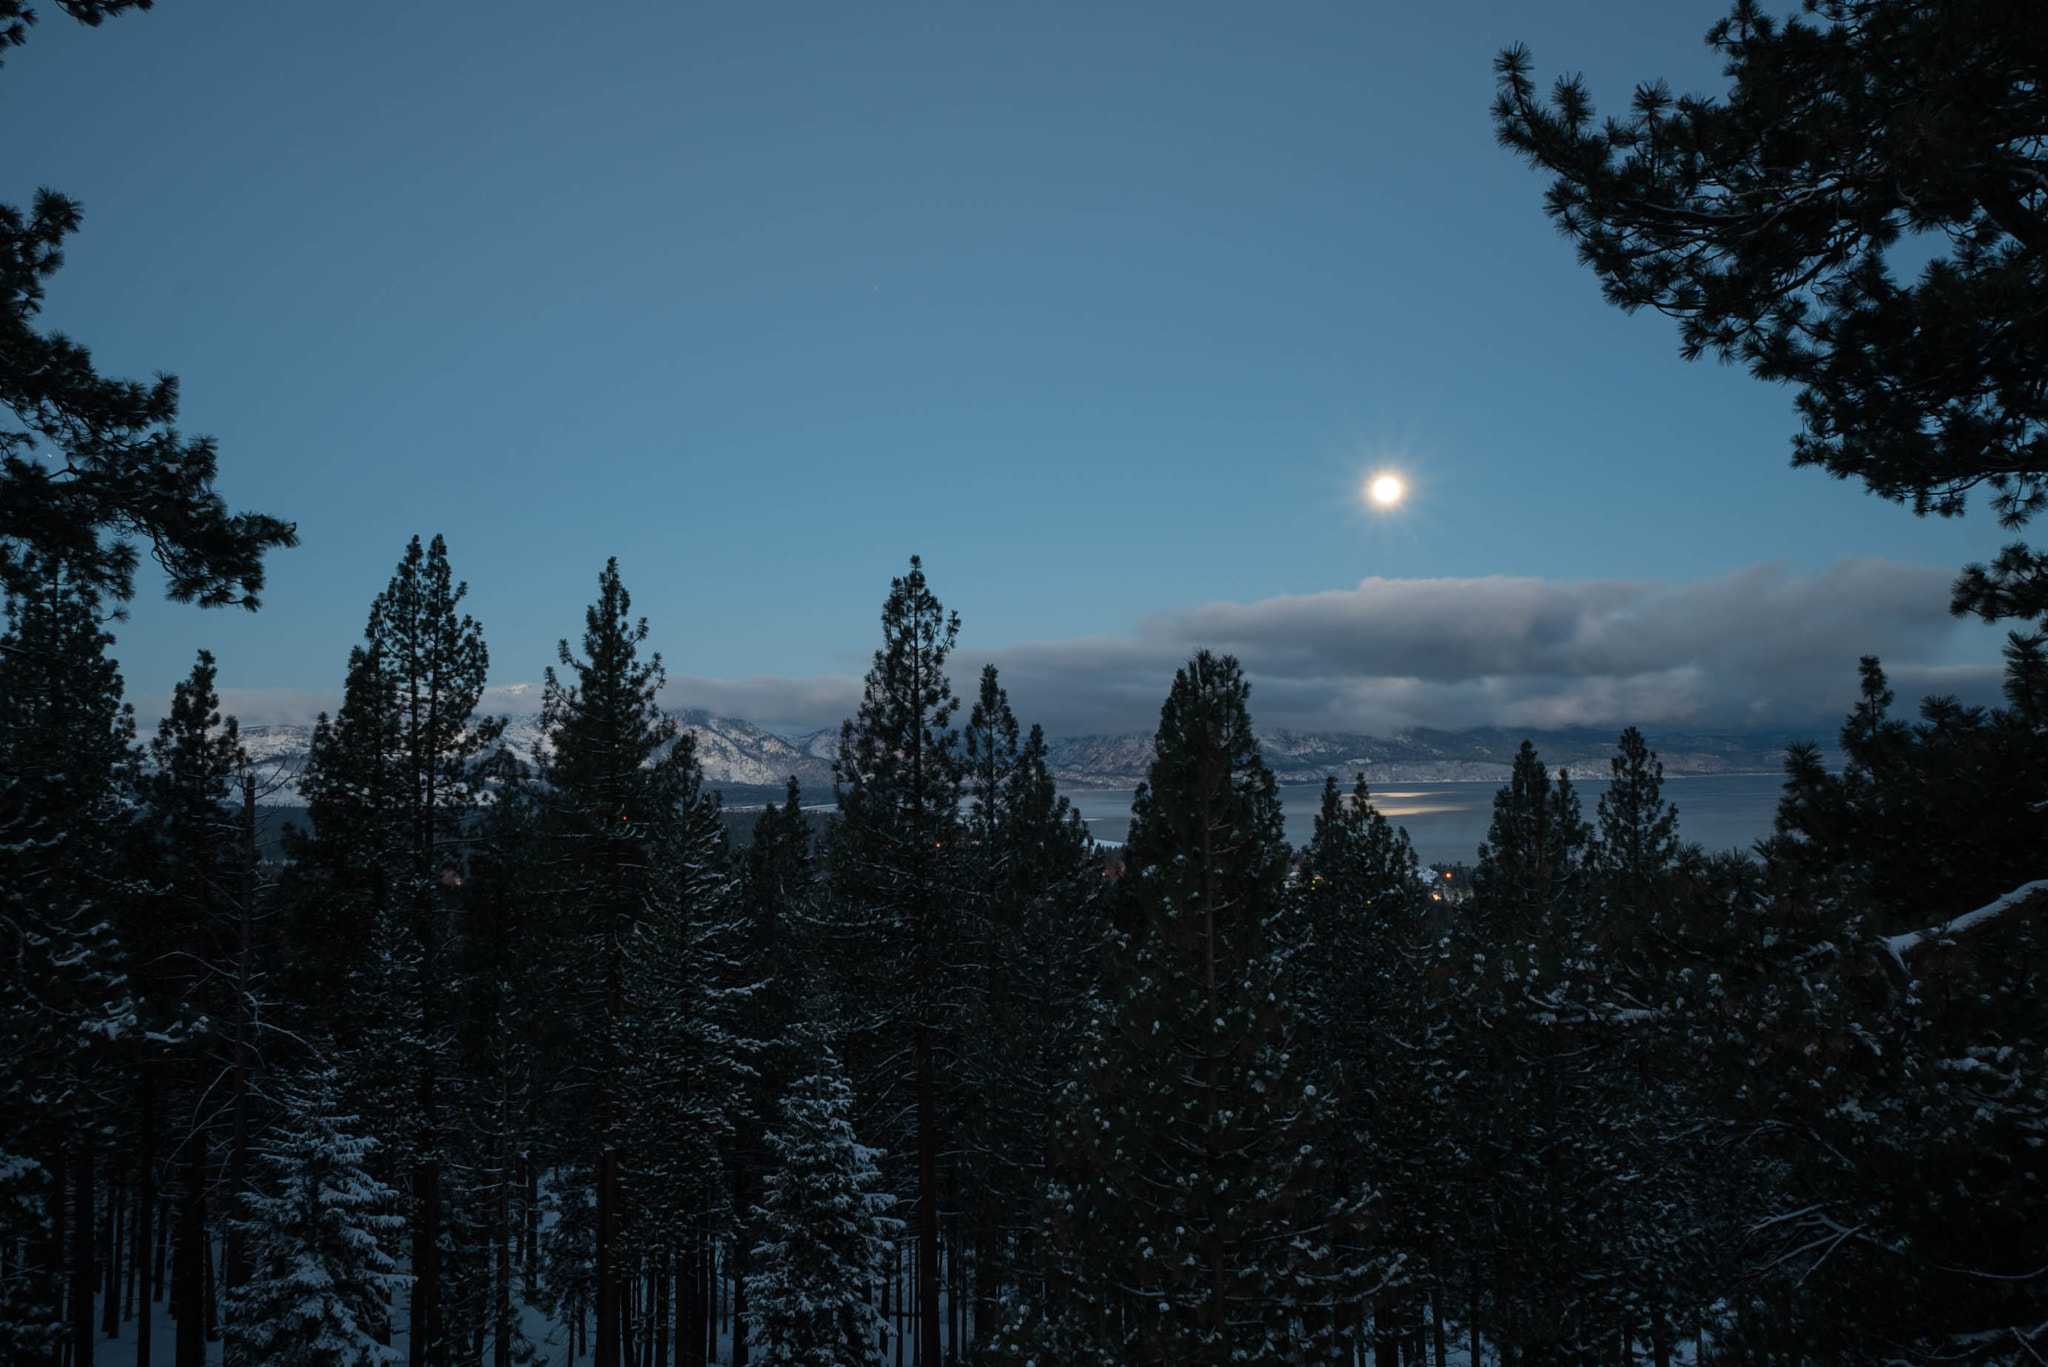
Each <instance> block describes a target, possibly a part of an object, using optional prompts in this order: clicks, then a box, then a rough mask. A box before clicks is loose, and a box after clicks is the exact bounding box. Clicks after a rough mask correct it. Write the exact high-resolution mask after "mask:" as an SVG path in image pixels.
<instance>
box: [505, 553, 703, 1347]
mask: <svg viewBox="0 0 2048 1367" xmlns="http://www.w3.org/2000/svg"><path fill="white" fill-rule="evenodd" d="M584 624H585V625H584V633H583V653H584V657H583V658H580V659H579V658H578V657H577V656H576V655H575V654H574V653H573V652H572V651H571V650H570V649H569V643H568V641H566V640H564V641H563V642H562V643H561V645H560V648H559V655H560V658H561V663H562V665H563V667H564V668H565V669H566V670H568V671H569V672H570V675H571V677H572V678H573V680H574V681H573V682H564V681H563V679H562V678H561V677H560V676H558V675H557V674H556V672H555V671H554V670H553V669H550V670H548V672H547V691H546V695H545V702H544V705H543V710H542V713H541V724H542V727H543V729H544V730H545V732H546V734H547V739H548V748H547V751H546V753H545V754H544V755H543V756H542V758H541V781H542V784H543V790H542V791H543V797H542V802H543V805H544V809H545V814H544V818H543V819H544V821H545V822H546V829H547V833H548V842H549V845H550V847H551V853H552V863H553V868H552V869H551V870H550V876H549V882H550V885H551V886H552V888H553V890H554V893H555V896H556V897H557V898H558V899H559V904H560V905H561V907H562V909H563V913H564V915H565V918H566V920H567V922H568V924H567V926H566V928H565V940H564V943H563V953H562V955H561V960H560V962H559V963H558V965H557V974H556V983H557V986H556V988H555V990H556V991H557V992H558V993H559V994H560V995H561V996H562V997H563V998H564V999H565V1002H566V1004H567V1009H568V1017H569V1023H570V1027H571V1029H573V1030H574V1031H575V1033H576V1035H577V1036H578V1038H579V1039H580V1040H581V1041H582V1044H581V1046H580V1047H579V1048H578V1049H577V1050H576V1051H575V1053H574V1056H573V1057H569V1056H564V1057H563V1058H562V1059H561V1062H562V1064H563V1071H562V1073H561V1074H560V1075H559V1076H556V1077H554V1078H552V1079H551V1080H550V1082H551V1086H552V1087H553V1088H554V1090H555V1093H556V1096H557V1098H558V1102H557V1104H558V1105H559V1106H562V1107H565V1108H566V1109H565V1110H564V1111H563V1112H562V1113H561V1114H559V1115H558V1117H557V1119H558V1121H559V1123H560V1124H561V1126H562V1129H561V1133H562V1137H563V1140H564V1143H563V1146H562V1152H561V1155H560V1156H561V1158H562V1160H563V1161H564V1163H565V1165H567V1166H570V1167H573V1168H575V1169H578V1170H581V1171H583V1172H586V1173H588V1174H589V1175H590V1178H591V1181H592V1182H593V1183H594V1196H595V1203H594V1208H593V1210H592V1211H591V1216H592V1223H591V1225H590V1239H591V1244H590V1259H591V1267H592V1277H591V1285H592V1295H593V1298H594V1301H595V1309H596V1312H597V1313H596V1318H597V1343H596V1349H597V1357H596V1361H597V1367H618V1364H619V1361H620V1336H619V1331H620V1313H621V1305H620V1298H621V1291H622V1286H623V1281H624V1276H625V1273H624V1263H623V1254H624V1246H623V1228H622V1215H623V1210H622V1189H621V1171H620V1167H621V1158H622V1155H623V1153H624V1151H625V1149H626V1147H627V1145H628V1143H629V1141H630V1138H631V1135H630V1132H629V1129H628V1112H627V1109H626V1107H627V1104H628V1102H629V1101H630V1088H629V1076H630V1072H631V1069H632V1067H633V1057H634V1056H633V1052H632V1048H631V1041H630V1040H629V1038H628V1030H629V1024H630V1022H631V1020H632V1019H633V1018H632V1015H631V1008H632V1000H631V998H630V997H629V992H630V991H631V990H632V989H633V987H634V985H635V984H634V979H633V966H632V960H631V955H632V954H633V952H634V950H635V941H636V939H637V936H638V932H639V928H640V927H641V925H642V924H643V922H644V920H645V919H646V917H647V916H648V913H649V911H650V909H653V908H673V909H675V910H676V911H677V912H678V913H679V914H680V913H683V912H686V911H688V910H690V909H689V908H686V907H683V906H681V905H680V904H679V903H678V900H677V899H678V898H679V897H680V896H681V895H682V893H681V890H680V889H679V888H678V887H677V886H676V884H675V881H674V880H675V875H676V874H677V872H678V869H677V867H676V865H675V863H674V860H675V858H676V857H677V855H678V853H679V851H684V852H687V851H688V850H690V849H692V848H694V847H693V846H691V845H690V844H688V842H687V841H682V837H681V833H680V832H679V830H678V823H679V822H683V821H685V820H688V819H690V818H693V817H698V816H700V815H701V799H700V798H699V795H698V777H697V769H696V758H695V754H694V751H693V749H692V748H691V747H690V746H689V745H687V744H677V743H676V740H677V733H676V725H675V722H674V720H673V719H671V718H670V717H669V716H668V715H667V714H665V713H664V712H663V711H662V710H661V708H660V707H659V706H658V705H657V703H656V701H655V696H656V694H657V693H658V692H659V690H660V688H661V684H662V680H663V677H664V676H663V671H662V665H661V656H660V655H658V654H655V655H651V656H649V657H648V658H647V659H645V660H642V659H641V658H640V647H641V645H642V644H643V643H644V642H645V641H646V639H647V621H646V619H645V618H639V619H635V618H634V617H633V616H632V598H631V596H630V595H629V594H628V593H627V592H626V588H625V585H624V583H623V582H622V581H621V579H620V577H619V566H618V561H617V560H615V559H614V560H610V561H607V562H606V564H605V568H604V572H603V573H602V574H601V575H599V576H598V600H597V602H596V603H594V604H592V605H591V606H590V608H589V609H588V610H587V611H586V612H585V614H584ZM679 841H681V843H680V844H679ZM670 925H671V928H672V929H675V930H676V931H677V932H678V933H680V932H681V930H682V927H681V926H680V925H677V924H675V923H673V922H671V923H670ZM658 967H660V968H661V969H662V970H663V971H675V970H677V969H685V970H686V968H687V966H686V965H678V964H673V963H669V964H662V965H659V966H658Z"/></svg>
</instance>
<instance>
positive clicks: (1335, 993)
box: [1290, 775, 1454, 1361]
mask: <svg viewBox="0 0 2048 1367" xmlns="http://www.w3.org/2000/svg"><path fill="white" fill-rule="evenodd" d="M1441 906H1442V903H1441V902H1433V901H1431V899H1430V893H1429V891H1428V889H1427V886H1426V885H1425V882H1424V879H1423V876H1422V871H1421V868H1420V865H1419V861H1418V860H1417V859H1416V856H1415V850H1414V847H1413V846H1411V845H1410V844H1409V842H1408V833H1407V832H1406V831H1405V830H1402V829H1400V828H1398V827H1395V826H1394V825H1392V823H1390V822H1389V821H1388V820H1387V819H1386V817H1385V816H1383V815H1381V814H1380V812H1379V811H1378V810H1377V809H1375V808H1374V807H1373V805H1372V802H1371V796H1370V793H1369V790H1368V789H1367V787H1366V782H1365V778H1364V776H1363V775H1360V776H1358V778H1357V779H1356V782H1355V784H1354V786H1353V788H1352V790H1351V792H1350V794H1348V795H1346V794H1345V793H1343V792H1342V791H1341V790H1340V789H1339V788H1338V786H1337V780H1336V779H1335V777H1330V778H1328V779H1326V780H1325V781H1324V785H1323V797H1322V804H1321V807H1320V808H1319V810H1318V811H1317V814H1316V821H1315V827H1314V831H1313V833H1312V835H1311V837H1310V839H1309V843H1308V845H1307V846H1306V847H1305V848H1304V849H1303V850H1302V852H1301V859H1300V864H1299V868H1298V870H1297V878H1296V882H1295V911H1294V918H1293V919H1294V921H1295V924H1294V926H1293V927H1292V929H1291V931H1290V939H1291V940H1292V942H1293V957H1294V963H1295V972H1296V975H1297V990H1298V992H1299V994H1300V1001H1301V1009H1302V1015H1303V1018H1304V1021H1305V1023H1306V1025H1307V1027H1308V1028H1307V1030H1306V1032H1305V1033H1306V1040H1305V1042H1306V1045H1307V1049H1308V1053H1309V1056H1310V1058H1311V1059H1312V1060H1313V1063H1314V1066H1315V1067H1316V1068H1317V1070H1318V1071H1319V1072H1321V1073H1323V1074H1324V1075H1325V1076H1327V1077H1328V1078H1329V1079H1330V1080H1331V1083H1332V1087H1333V1092H1334V1097H1333V1107H1334V1108H1335V1110H1336V1112H1337V1114H1338V1116H1339V1117H1340V1120H1339V1128H1338V1133H1339V1135H1340V1137H1341V1142H1339V1143H1337V1144H1336V1145H1335V1146H1334V1149H1335V1152H1334V1154H1333V1167H1334V1169H1335V1171H1336V1173H1337V1177H1338V1180H1337V1189H1339V1190H1342V1189H1343V1187H1344V1186H1345V1185H1347V1184H1350V1185H1356V1184H1359V1183H1362V1182H1364V1181H1366V1180H1367V1178H1368V1176H1369V1177H1370V1180H1371V1182H1372V1185H1373V1187H1374V1190H1375V1192H1376V1195H1377V1201H1376V1203H1375V1213H1376V1215H1377V1220H1376V1222H1375V1224H1374V1226H1373V1228H1372V1229H1371V1230H1369V1231H1366V1232H1365V1233H1364V1234H1363V1235H1362V1237H1361V1239H1360V1241H1359V1248H1358V1251H1360V1252H1364V1251H1367V1249H1366V1244H1367V1242H1368V1241H1371V1240H1375V1239H1376V1240H1377V1241H1378V1242H1380V1243H1382V1244H1384V1245H1385V1246H1386V1247H1388V1248H1391V1249H1394V1250H1398V1252H1399V1253H1400V1255H1401V1256H1402V1258H1403V1260H1404V1262H1405V1264H1406V1268H1407V1272H1408V1277H1409V1285H1408V1287H1407V1288H1405V1289H1403V1290H1401V1291H1397V1292H1394V1293H1390V1294H1386V1295H1382V1296H1381V1297H1379V1298H1378V1299H1377V1301H1376V1303H1375V1304H1374V1305H1373V1306H1372V1307H1371V1309H1372V1317H1373V1320H1374V1325H1373V1341H1374V1343H1375V1345H1376V1347H1377V1350H1378V1352H1379V1354H1380V1357H1381V1360H1382V1361H1386V1360H1388V1358H1389V1357H1390V1356H1391V1355H1392V1354H1393V1353H1395V1352H1396V1351H1397V1350H1398V1347H1399V1345H1400V1344H1401V1342H1402V1341H1403V1340H1404V1339H1407V1338H1412V1337H1413V1336H1414V1334H1415V1333H1416V1332H1418V1329H1419V1326H1420V1324H1421V1323H1422V1315H1421V1302H1422V1301H1423V1299H1425V1298H1426V1297H1429V1296H1432V1295H1433V1296H1434V1297H1435V1302H1436V1309H1437V1313H1438V1316H1439V1326H1438V1327H1439V1329H1440V1328H1441V1318H1440V1317H1441V1315H1442V1313H1443V1303H1442V1289H1441V1283H1442V1281H1443V1279H1444V1276H1445V1274H1446V1272H1448V1271H1452V1270H1454V1267H1452V1266H1447V1265H1446V1264H1448V1262H1449V1260H1447V1259H1443V1258H1440V1257H1439V1256H1438V1254H1439V1253H1440V1252H1443V1251H1446V1250H1445V1249H1444V1244H1445V1241H1446V1238H1447V1232H1446V1229H1445V1221H1444V1220H1443V1219H1442V1210H1443V1205H1444V1200H1443V1197H1444V1190H1445V1186H1446V1182H1447V1179H1448V1177H1449V1174H1450V1171H1451V1169H1452V1167H1453V1160H1452V1159H1451V1157H1450V1156H1449V1153H1448V1152H1447V1150H1448V1142H1447V1136H1446V1135H1445V1134H1444V1127H1443V1125H1442V1122H1441V1114H1440V1102H1441V1100H1442V1097H1441V1095H1440V1092H1441V1089H1442V1087H1443V1086H1444V1082H1445V1079H1444V1077H1443V1072H1444V1069H1443V1068H1442V1066H1441V1049H1442V1040H1441V1039H1440V1035H1441V1033H1442V1029H1443V1026H1442V1010H1441V1004H1440V1003H1439V1002H1437V1001H1436V1000H1435V997H1434V993H1433V991H1432V981H1431V978H1432V969H1433V968H1434V958H1435V951H1436V945H1437V940H1438V938H1439V936H1440V930H1439V926H1438V918H1437V917H1435V916H1433V915H1432V911H1433V910H1435V909H1440V908H1441Z"/></svg>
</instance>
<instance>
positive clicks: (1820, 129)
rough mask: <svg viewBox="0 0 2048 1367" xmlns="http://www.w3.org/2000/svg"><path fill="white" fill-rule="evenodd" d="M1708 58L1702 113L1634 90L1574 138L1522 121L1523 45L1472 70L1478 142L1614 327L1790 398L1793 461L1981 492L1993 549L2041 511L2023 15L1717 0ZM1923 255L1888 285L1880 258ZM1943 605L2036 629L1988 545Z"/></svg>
mask: <svg viewBox="0 0 2048 1367" xmlns="http://www.w3.org/2000/svg"><path fill="white" fill-rule="evenodd" d="M1707 40H1708V42H1709V43H1710V44H1712V45H1713V46H1714V47H1715V48H1716V49H1717V50H1719V51H1720V52H1721V53H1722V54H1724V55H1725V56H1726V58H1727V68H1726V70H1727V74H1728V76H1729V78H1730V80H1731V82H1732V84H1731V86H1730V88H1729V90H1728V92H1727V94H1726V95H1725V97H1723V98H1718V99H1713V98H1707V97H1704V96H1698V95H1688V96H1683V97H1674V96H1673V95H1672V94H1671V92H1670V90H1669V88H1668V87H1666V86H1665V85H1663V84H1662V83H1661V82H1660V83H1657V84H1651V85H1643V86H1639V87H1638V88H1637V90H1636V93H1635V98H1634V100H1633V101H1632V103H1631V105H1630V109H1629V113H1628V116H1627V117H1626V118H1620V119H1613V118H1610V119H1607V120H1605V121H1604V122H1598V123H1596V121H1595V117H1594V111H1593V103H1592V100H1591V98H1590V96H1589V95H1588V94H1587V91H1586V88H1585V85H1584V83H1583V82H1582V81H1581V80H1580V79H1579V78H1577V77H1570V78H1565V79H1561V80H1559V81H1558V82H1557V84H1556V85H1555V86H1554V87H1553V89H1552V92H1551V95H1550V98H1549V100H1548V101H1547V102H1545V101H1543V100H1540V99H1539V98H1538V96H1537V93H1536V85H1535V82H1534V80H1533V79H1532V77H1531V75H1530V72H1531V58H1530V54H1529V51H1528V49H1526V48H1524V47H1522V46H1520V45H1517V46H1515V47H1511V48H1509V49H1507V50H1506V51H1504V52H1503V53H1502V54H1501V55H1500V57H1499V58H1498V59H1497V61H1496V63H1495V70H1496V72H1497V73H1498V77H1499V94H1498V97H1497V98H1496V100H1495V102H1494V109H1493V115H1494V124H1495V129H1496V132H1497V134H1498V136H1499V138H1500V141H1501V142H1502V144H1503V145H1505V146H1507V147H1509V148H1512V149H1513V150H1515V151H1517V152H1519V153H1521V154H1522V155H1523V156H1524V157H1526V158H1527V159H1528V160H1529V161H1530V162H1531V163H1532V164H1533V165H1535V166H1537V167H1539V168H1541V169H1543V170H1544V171H1547V172H1549V173H1551V174H1552V175H1553V177H1554V179H1553V180H1552V182H1551V185H1550V189H1549V191H1548V192H1547V194H1546V195H1545V209H1546V211H1547V212H1548V213H1549V215H1550V217H1551V218H1552V219H1553V221H1555V222H1556V223H1557V225H1558V228H1559V229H1560V231H1562V232H1563V233H1564V235H1565V236H1566V237H1568V238H1570V239H1571V240H1572V241H1573V242H1574V243H1575V244H1577V246H1578V251H1579V259H1580V260H1581V261H1582V262H1583V263H1585V264H1586V265H1588V266H1590V267H1592V269H1593V271H1594V272H1595V273H1596V274H1597V275H1598V276H1599V277H1600V282H1601V288H1602V292H1603V293H1604V294H1605V295H1606V297H1607V299H1608V301H1609V302H1610V303H1612V304H1615V305H1617V306H1618V307H1620V308H1622V309H1625V310H1628V311H1631V312H1633V311H1635V310H1637V309H1640V308H1644V307H1649V308H1654V309H1656V310H1658V311H1659V312H1661V313H1665V314H1668V315H1669V316H1671V317H1673V318H1675V319H1677V320H1678V324H1679V337H1680V342H1681V350H1682V353H1683V354H1684V355H1685V356H1686V358H1687V359H1696V358H1697V357H1699V356H1701V355H1704V354H1707V353H1709V352H1711V353H1713V354H1714V355H1716V356H1718V357H1719V358H1721V359H1722V360H1724V361H1727V362H1731V363H1732V362H1737V361H1739V362H1741V363H1743V364H1745V365H1747V366H1748V367H1749V370H1750V372H1751V373H1752V374H1754V375H1755V376H1757V377H1758V378H1759V379H1765V380H1773V381H1778V382H1782V383H1786V384H1791V385H1794V386H1796V387H1797V389H1798V391H1799V392H1798V397H1797V400H1796V403H1797V406H1798V409H1799V413H1800V417H1801V420H1802V427H1801V430H1800V432H1799V433H1798V434H1797V435H1796V436H1795V437H1794V438H1793V449H1792V461H1793V464H1794V465H1816V466H1819V467H1821V468H1822V469H1824V470H1826V471H1827V472H1828V473H1830V474H1832V475H1834V476H1835V477H1836V478H1838V479H1848V478H1850V477H1852V476H1854V477H1856V478H1859V479H1861V480H1862V481H1863V482H1864V484H1865V485H1866V486H1867V487H1868V488H1869V489H1870V490H1871V491H1872V492H1874V493H1877V494H1880V495H1882V496H1883V497H1885V498H1889V499H1892V500H1894V501H1896V502H1900V503H1909V504H1910V505H1911V506H1912V507H1913V509H1914V511H1915V512H1917V513H1921V514H1928V513H1934V514H1938V515H1940V516H1943V517H1952V516H1955V515H1957V514H1959V513H1960V512H1962V510H1963V508H1964V506H1965V503H1966V501H1967V499H1968V496H1969V494H1970V492H1971V491H1972V490H1973V489H1980V488H1981V489H1983V490H1985V491H1987V492H1988V495H1989V501H1990V505H1991V507H1992V509H1993V511H1994V512H1995V513H1996V514H1997V516H1998V518H1999V521H2000V523H2001V525H2003V526H2004V527H2006V528H2007V529H2009V530H2017V529H2018V528H2020V527H2022V526H2024V525H2025V524H2026V523H2027V522H2029V521H2030V520H2031V519H2032V518H2033V517H2034V516H2035V515H2036V514H2037V513H2039V512H2040V511H2041V510H2042V508H2043V507H2044V505H2048V89H2044V87H2043V82H2042V81H2041V80H2040V73H2041V72H2042V71H2043V70H2044V69H2048V6H2044V5H2041V4H2039V3H2038V0H1956V3H1948V4H1942V5H1929V4H1921V3H1911V2H1910V0H1810V3H1809V4H1808V5H1807V6H1806V7H1805V12H1804V13H1803V14H1802V15H1800V16H1795V17H1793V18H1790V19H1786V20H1783V21H1779V20H1774V19H1772V18H1771V17H1770V16H1768V15H1766V14H1764V13H1763V12H1762V10H1761V9H1760V8H1759V7H1758V6H1757V5H1756V4H1754V3H1752V0H1741V3H1738V4H1737V5H1736V6H1735V9H1734V11H1733V12H1732V14H1730V16H1729V17H1728V18H1726V19H1723V20H1722V21H1721V22H1720V23H1718V24H1716V25H1715V26H1714V28H1713V29H1712V31H1711V32H1709V34H1708V36H1707ZM1902 255H1909V256H1911V257H1912V258H1915V259H1917V258H1919V257H1921V256H1922V255H1925V256H1926V257H1927V262H1926V264H1925V265H1924V266H1923V267H1921V268H1920V269H1919V272H1918V275H1917V277H1916V278H1915V279H1913V280H1912V281H1910V282H1902V280H1901V278H1900V271H1899V269H1898V266H1899V258H1900V257H1901V256H1902ZM1951 609H1952V610H1953V611H1955V612H1957V613H1959V614H1960V613H1965V612H1975V613H1977V614H1979V615H1980V616H1982V617H1984V618H1986V619H1997V618H2004V617H2020V618H2038V617H2040V616H2041V615H2042V614H2043V613H2044V612H2048V554H2044V553H2042V552H2040V551H2037V550H2035V549H2033V548H2031V547H2029V546H2027V545H2026V544H2024V543H2021V542H2015V543H2013V544H2011V545H2009V546H2007V547H2006V548H2005V549H2004V550H2003V551H2002V552H2001V553H2000V554H1999V555H1998V557H1997V558H1996V559H1995V560H1993V561H1992V563H1991V564H1989V565H1971V566H1968V567H1966V568H1965V569H1964V571H1963V573H1962V576H1961V577H1960V578H1959V579H1958V580H1957V581H1956V584H1955V588H1954V594H1953V598H1952V601H1951Z"/></svg>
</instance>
